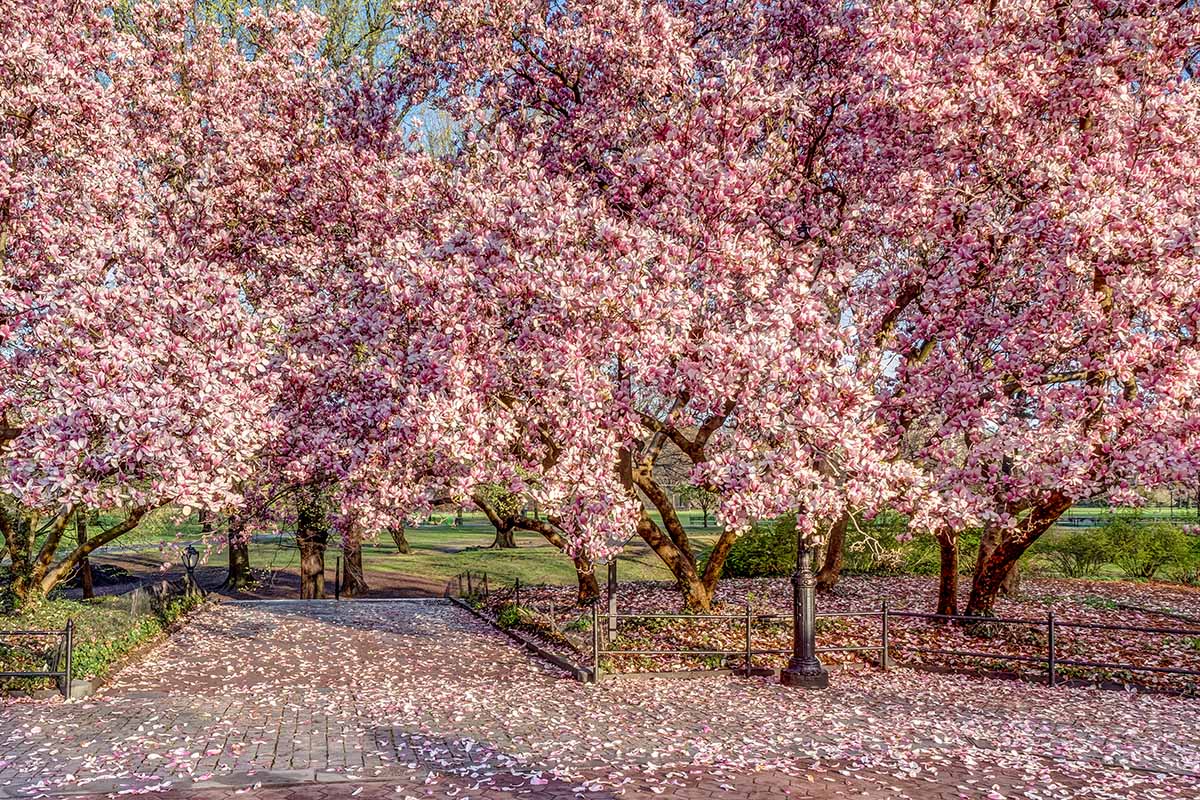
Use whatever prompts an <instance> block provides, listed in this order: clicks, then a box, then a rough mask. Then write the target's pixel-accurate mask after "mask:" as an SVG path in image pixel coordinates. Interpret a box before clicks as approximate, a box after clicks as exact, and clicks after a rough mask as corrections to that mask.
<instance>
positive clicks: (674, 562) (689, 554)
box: [621, 465, 737, 613]
mask: <svg viewBox="0 0 1200 800" xmlns="http://www.w3.org/2000/svg"><path fill="white" fill-rule="evenodd" d="M621 468H622V470H623V471H624V470H625V469H628V470H629V472H628V473H627V474H628V475H629V477H630V478H631V482H632V484H633V485H635V486H636V487H637V488H638V489H640V490H641V492H642V494H644V495H645V496H646V497H647V498H649V500H650V502H651V503H652V504H653V505H654V507H655V508H656V509H657V510H658V513H659V514H660V516H661V517H662V521H663V527H662V528H660V527H659V526H658V524H657V523H655V522H654V521H653V520H652V519H650V516H649V515H648V514H647V513H646V512H645V511H643V512H642V517H641V519H640V520H639V521H638V527H637V532H638V535H639V536H640V537H641V538H642V540H643V541H645V542H646V544H648V545H650V548H651V549H652V550H654V552H655V553H656V554H657V555H658V557H659V558H661V559H662V561H663V563H664V564H666V565H667V568H668V569H670V570H671V574H672V575H674V576H675V582H676V585H677V586H678V587H679V591H680V593H681V594H682V595H683V606H684V608H685V609H686V610H687V611H694V612H698V613H706V612H708V611H710V610H712V598H713V594H714V593H715V592H716V589H717V581H718V580H720V577H721V570H722V569H724V567H725V559H726V557H727V556H728V555H729V550H730V548H731V547H733V543H734V542H735V541H736V540H737V536H736V534H734V533H733V531H732V530H730V529H729V528H726V529H725V530H723V531H722V532H721V536H720V537H719V538H718V539H717V542H716V544H714V545H713V549H712V550H711V551H710V552H709V555H708V560H707V561H706V562H705V564H704V570H703V572H701V570H700V568H699V566H698V565H697V563H696V556H695V554H694V553H693V551H692V546H691V542H690V540H689V539H688V535H687V531H686V530H685V529H684V527H683V523H682V522H681V521H680V519H679V515H678V514H677V513H676V511H675V506H674V504H673V503H672V502H671V498H670V497H669V496H668V495H667V493H666V492H665V491H663V489H662V487H661V486H660V485H659V483H658V481H656V480H655V479H654V477H653V476H652V475H651V474H650V471H649V470H648V469H645V468H643V469H638V470H633V469H632V467H626V466H625V465H622V467H621Z"/></svg>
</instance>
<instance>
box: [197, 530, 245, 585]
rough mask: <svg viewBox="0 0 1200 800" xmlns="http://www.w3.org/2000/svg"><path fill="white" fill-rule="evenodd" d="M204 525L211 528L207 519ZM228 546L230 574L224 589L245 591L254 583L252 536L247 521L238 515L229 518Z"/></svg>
mask: <svg viewBox="0 0 1200 800" xmlns="http://www.w3.org/2000/svg"><path fill="white" fill-rule="evenodd" d="M204 525H205V527H208V526H209V523H208V522H207V518H206V520H205V523H204ZM226 546H227V547H228V549H229V573H228V574H227V575H226V576H225V584H224V588H225V589H228V590H230V591H239V590H241V589H245V588H247V587H248V586H250V584H252V583H253V582H254V575H253V574H252V573H251V572H250V536H249V535H248V533H247V531H246V523H245V520H244V519H242V518H241V517H239V516H237V515H234V516H232V517H230V518H229V531H228V533H227V534H226Z"/></svg>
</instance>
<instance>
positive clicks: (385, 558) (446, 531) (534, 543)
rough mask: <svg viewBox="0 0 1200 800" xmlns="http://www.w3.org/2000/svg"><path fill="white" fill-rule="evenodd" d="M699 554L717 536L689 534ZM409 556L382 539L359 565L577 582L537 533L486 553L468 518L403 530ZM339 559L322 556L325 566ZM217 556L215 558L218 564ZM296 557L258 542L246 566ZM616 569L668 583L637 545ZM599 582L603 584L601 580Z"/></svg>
mask: <svg viewBox="0 0 1200 800" xmlns="http://www.w3.org/2000/svg"><path fill="white" fill-rule="evenodd" d="M689 535H690V536H691V537H692V541H693V546H694V547H695V548H696V550H697V555H698V556H699V557H700V558H701V559H703V558H704V557H706V556H707V554H708V551H709V549H711V547H712V545H713V542H714V541H715V539H716V536H717V531H716V530H715V529H712V528H709V529H708V531H707V532H705V531H704V529H702V528H701V529H696V530H691V531H689ZM407 537H408V543H409V545H410V546H411V547H412V554H410V555H400V554H398V553H397V552H396V548H395V546H394V545H393V543H392V540H391V538H390V537H388V536H387V535H386V534H385V535H383V536H381V537H379V538H377V539H375V540H374V541H373V542H369V543H367V544H365V545H364V546H363V566H364V568H365V569H367V570H368V571H374V570H378V571H383V572H399V573H405V574H410V575H423V576H429V577H433V578H441V579H446V580H449V579H450V578H453V577H454V576H455V575H458V574H459V573H461V572H464V571H466V570H472V571H474V572H486V573H487V574H488V580H489V581H490V582H494V583H496V584H503V585H509V584H512V583H513V582H514V581H515V580H516V579H518V578H519V579H520V580H521V582H522V583H525V584H531V585H532V584H560V585H571V584H574V583H575V582H576V578H575V567H574V565H573V564H572V563H571V560H570V559H569V558H567V557H566V556H565V555H563V554H562V553H561V552H560V551H559V550H558V549H557V548H555V547H553V546H552V545H550V544H549V543H548V542H547V541H546V540H545V539H543V538H542V537H541V536H538V535H537V534H532V533H524V532H518V533H517V535H516V541H517V548H516V549H508V550H492V549H488V545H490V544H491V543H492V540H493V539H494V538H495V531H494V530H493V529H492V528H491V526H490V525H488V524H487V523H486V522H484V521H482V520H476V519H470V518H467V519H465V520H464V524H463V526H462V527H461V528H448V527H445V526H421V527H416V528H410V529H409V530H408V531H407ZM336 555H337V552H336V549H333V548H331V550H330V551H329V552H327V553H326V557H325V561H326V565H327V566H332V560H333V558H334V557H335V556H336ZM221 557H222V556H221V554H214V556H213V559H214V562H215V563H220V559H221ZM299 563H300V554H299V551H298V550H297V549H296V547H295V545H294V544H292V543H291V542H290V540H289V538H288V537H286V536H285V537H281V539H280V540H279V543H278V544H276V543H263V542H256V543H254V544H252V545H251V547H250V564H251V566H252V567H254V568H256V569H288V568H296V567H298V566H299ZM617 569H618V570H619V572H620V575H621V579H622V580H631V581H633V580H638V581H641V580H650V581H657V580H663V581H665V580H671V574H670V572H669V571H668V570H667V568H666V567H665V566H664V565H663V563H662V561H661V560H660V559H659V558H658V556H657V555H655V554H654V553H653V552H652V551H651V550H650V548H649V547H648V546H646V544H645V543H644V542H642V541H641V540H637V541H631V542H630V543H629V546H628V547H627V548H626V549H625V551H624V552H623V553H622V554H621V556H620V558H619V560H618V566H617ZM601 580H603V579H601Z"/></svg>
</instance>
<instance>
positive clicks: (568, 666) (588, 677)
mask: <svg viewBox="0 0 1200 800" xmlns="http://www.w3.org/2000/svg"><path fill="white" fill-rule="evenodd" d="M447 599H449V600H450V602H451V603H453V604H454V605H456V606H458V607H459V608H461V609H464V610H465V611H467V612H469V613H470V614H472V615H474V616H475V617H476V618H478V619H481V620H483V621H484V622H486V623H487V624H488V625H490V626H491V627H493V628H495V629H496V630H498V631H500V632H501V633H503V634H504V635H505V636H507V637H508V638H510V639H512V640H513V641H514V642H516V643H517V644H519V645H521V646H522V647H524V648H525V649H526V650H527V651H528V652H530V653H533V654H535V655H537V656H538V657H540V658H542V659H543V660H545V661H549V662H550V663H551V664H553V665H554V666H556V667H558V668H559V669H561V670H563V671H565V672H567V673H568V674H570V676H571V677H572V678H574V679H575V680H577V681H579V682H580V683H591V682H592V670H591V669H590V668H589V667H582V666H580V665H578V664H575V663H572V662H570V661H568V660H567V659H565V658H563V657H562V656H560V655H558V654H557V653H552V652H550V651H549V650H547V649H546V648H544V647H542V646H541V645H539V644H538V643H537V642H535V641H533V640H532V639H528V638H526V637H524V636H522V635H521V634H519V633H517V632H516V631H514V630H510V629H508V628H502V627H500V626H499V625H498V624H497V623H496V621H495V620H493V619H492V618H491V617H489V616H487V615H485V614H482V613H480V612H479V611H478V610H477V609H475V608H473V607H472V606H470V605H469V604H467V603H464V602H463V601H462V600H460V599H459V598H457V597H450V598H447Z"/></svg>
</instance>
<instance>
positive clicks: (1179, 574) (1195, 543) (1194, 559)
mask: <svg viewBox="0 0 1200 800" xmlns="http://www.w3.org/2000/svg"><path fill="white" fill-rule="evenodd" d="M1184 541H1185V542H1186V546H1185V548H1184V552H1183V554H1182V555H1181V556H1180V557H1179V558H1178V559H1176V560H1175V561H1173V562H1172V563H1170V564H1168V565H1167V567H1166V573H1167V577H1168V578H1169V579H1170V580H1172V581H1174V582H1175V583H1182V584H1186V585H1188V586H1200V535H1197V533H1196V532H1195V531H1192V532H1190V533H1189V534H1187V535H1186V536H1185V537H1184Z"/></svg>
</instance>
